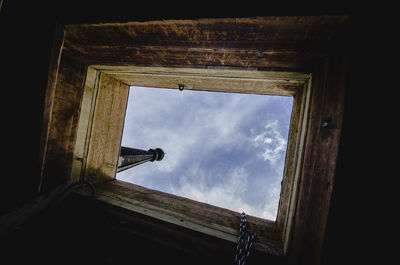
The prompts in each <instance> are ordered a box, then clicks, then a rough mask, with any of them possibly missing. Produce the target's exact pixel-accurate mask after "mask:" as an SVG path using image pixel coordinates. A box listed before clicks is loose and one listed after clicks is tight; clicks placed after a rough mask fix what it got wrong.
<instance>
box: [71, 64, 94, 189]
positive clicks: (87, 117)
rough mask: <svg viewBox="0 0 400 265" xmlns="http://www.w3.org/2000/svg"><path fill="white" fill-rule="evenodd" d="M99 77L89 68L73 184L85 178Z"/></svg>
mask: <svg viewBox="0 0 400 265" xmlns="http://www.w3.org/2000/svg"><path fill="white" fill-rule="evenodd" d="M99 76H100V72H98V71H97V70H96V69H94V68H92V67H88V70H87V74H86V80H85V88H84V92H83V96H82V106H81V110H80V116H79V125H78V132H77V137H76V142H75V149H74V158H73V162H72V170H71V180H72V181H73V182H76V181H80V180H83V177H84V176H83V172H84V168H85V167H86V156H87V152H88V148H89V143H90V135H91V130H92V126H91V124H92V122H93V116H94V110H95V105H96V98H97V93H98V82H99Z"/></svg>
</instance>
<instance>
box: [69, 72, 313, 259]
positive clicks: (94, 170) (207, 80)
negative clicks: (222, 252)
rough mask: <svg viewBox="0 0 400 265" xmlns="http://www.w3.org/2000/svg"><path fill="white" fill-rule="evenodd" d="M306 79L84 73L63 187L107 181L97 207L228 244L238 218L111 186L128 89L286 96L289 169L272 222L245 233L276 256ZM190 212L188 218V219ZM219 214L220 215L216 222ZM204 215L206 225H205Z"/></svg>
mask: <svg viewBox="0 0 400 265" xmlns="http://www.w3.org/2000/svg"><path fill="white" fill-rule="evenodd" d="M310 78H311V75H309V74H304V73H294V72H271V71H248V70H247V71H246V70H226V69H224V70H219V69H194V68H167V67H115V66H101V65H94V66H90V67H89V68H88V72H87V76H86V82H85V90H84V92H83V102H82V107H81V109H82V111H81V115H80V118H79V125H78V135H77V139H76V144H75V152H74V160H73V167H72V172H71V179H72V181H79V180H89V181H91V182H92V183H102V182H105V181H107V180H109V181H110V180H111V181H112V182H107V184H103V185H101V186H99V185H98V186H97V189H96V190H97V198H98V199H99V200H102V201H105V202H108V203H110V204H113V205H117V206H120V207H124V208H126V209H131V210H133V211H136V212H139V213H142V214H145V215H149V216H151V217H155V218H158V219H161V220H163V221H167V222H170V223H174V224H176V225H181V226H184V227H186V228H189V229H192V230H195V231H198V232H203V233H206V234H208V235H212V236H215V237H219V238H222V239H225V240H229V241H231V242H236V240H237V227H238V223H237V220H239V213H237V212H234V211H229V210H226V209H221V208H219V207H214V206H211V205H207V204H203V203H198V202H195V201H192V200H187V199H185V200H183V199H182V198H179V197H178V196H174V195H171V194H165V193H162V192H156V191H153V190H150V189H146V188H143V187H139V186H136V185H132V184H128V183H124V182H121V181H118V180H116V179H115V176H116V170H117V160H118V152H119V147H120V143H121V139H122V131H123V122H124V119H125V109H126V105H127V98H128V90H129V86H147V87H159V88H170V89H178V88H179V85H178V84H184V85H185V89H196V90H209V91H215V92H235V93H257V94H265V95H280V96H292V97H294V102H293V112H292V115H291V125H290V129H289V135H290V138H289V141H288V149H287V154H286V155H287V156H286V160H287V161H289V162H288V163H285V170H284V172H285V173H284V175H285V176H284V178H283V181H282V193H281V197H280V202H279V213H278V216H277V221H276V222H272V221H269V220H262V219H261V218H253V217H251V216H249V217H248V218H247V219H248V222H249V226H250V229H252V230H254V231H255V232H257V235H258V237H257V241H256V248H257V249H259V250H261V251H265V252H268V253H272V254H275V255H281V254H282V253H283V252H285V250H286V249H287V244H285V242H288V237H289V235H288V234H289V233H288V231H290V227H289V226H290V225H291V223H290V220H291V218H292V217H289V215H293V211H292V209H293V205H294V202H295V201H296V191H297V186H298V179H299V177H298V175H299V168H300V167H301V160H302V152H301V150H302V149H303V144H304V135H305V130H306V124H307V109H308V102H309V97H310V93H309V92H310V85H309V84H310ZM122 190H125V192H122ZM127 190H128V191H132V192H127ZM133 191H134V192H135V193H133ZM138 194H140V196H138ZM160 205H163V206H160ZM186 206H187V207H186ZM193 208H196V212H195V211H188V209H193ZM221 211H223V212H224V214H220V212H221ZM210 215H212V216H213V217H212V218H209V216H210ZM278 227H279V229H278ZM278 230H280V232H278ZM279 233H281V234H280V235H279ZM271 234H274V235H272V236H271ZM278 238H281V239H286V240H285V241H282V242H283V245H282V244H281V241H280V240H279V239H278Z"/></svg>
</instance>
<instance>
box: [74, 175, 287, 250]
mask: <svg viewBox="0 0 400 265" xmlns="http://www.w3.org/2000/svg"><path fill="white" fill-rule="evenodd" d="M81 192H84V191H81ZM96 198H97V199H98V200H101V201H104V202H107V203H110V204H112V205H115V206H118V207H122V208H125V209H128V210H131V211H134V212H138V213H141V214H144V215H148V216H151V217H154V218H157V219H160V220H163V221H166V222H169V223H173V224H177V225H180V226H183V227H186V228H189V229H192V230H195V231H198V232H202V233H205V234H208V235H212V236H215V237H218V238H222V239H224V240H227V241H230V242H236V241H237V236H238V231H239V230H238V228H239V224H240V213H238V212H234V211H231V210H228V209H224V208H220V207H217V206H213V205H210V204H206V203H201V202H198V201H193V200H190V199H187V198H183V197H179V196H176V195H172V194H168V193H164V192H160V191H157V190H151V189H147V188H144V187H141V186H137V185H134V184H130V183H126V182H122V181H118V180H113V181H108V182H105V183H99V184H97V185H96ZM247 221H248V231H253V232H256V233H257V238H256V242H255V247H256V248H257V249H258V250H260V251H263V252H267V253H269V254H273V255H281V254H282V248H281V247H282V246H281V243H280V238H279V234H278V231H277V229H276V225H275V222H272V221H269V220H265V219H262V218H258V217H254V216H247Z"/></svg>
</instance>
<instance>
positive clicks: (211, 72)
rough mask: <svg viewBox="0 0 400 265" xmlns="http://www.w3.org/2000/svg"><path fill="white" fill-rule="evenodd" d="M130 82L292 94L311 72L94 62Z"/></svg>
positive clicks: (105, 70)
mask: <svg viewBox="0 0 400 265" xmlns="http://www.w3.org/2000/svg"><path fill="white" fill-rule="evenodd" d="M93 67H94V68H96V69H99V70H100V69H101V71H102V72H104V73H108V74H111V75H112V76H113V77H114V78H116V79H118V80H120V81H121V82H123V83H125V84H128V85H131V86H147V87H159V88H172V89H177V88H179V84H184V86H185V89H194V90H205V91H217V92H234V93H255V94H268V95H283V96H293V95H294V94H295V93H296V91H297V90H298V89H301V88H302V87H303V85H304V82H306V80H307V79H308V77H309V75H308V74H303V73H295V72H272V71H254V70H232V69H224V70H221V69H193V68H168V67H120V66H119V67H118V66H117V67H112V66H96V65H94V66H93Z"/></svg>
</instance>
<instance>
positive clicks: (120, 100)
mask: <svg viewBox="0 0 400 265" xmlns="http://www.w3.org/2000/svg"><path fill="white" fill-rule="evenodd" d="M128 93H129V86H127V85H125V84H123V83H121V82H119V81H118V80H116V79H114V78H113V77H111V76H109V75H107V74H101V75H100V80H99V84H98V92H97V98H96V102H95V106H96V107H95V109H94V113H93V121H92V125H90V124H89V126H91V127H92V128H91V131H90V135H89V138H88V139H87V141H88V142H89V143H87V144H88V146H89V148H88V151H87V157H86V158H84V159H85V160H86V161H85V179H86V180H90V181H92V182H99V181H104V180H107V179H114V178H115V172H116V168H117V160H118V154H119V148H120V143H121V138H122V130H123V124H124V118H125V110H126V104H127V99H128Z"/></svg>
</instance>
